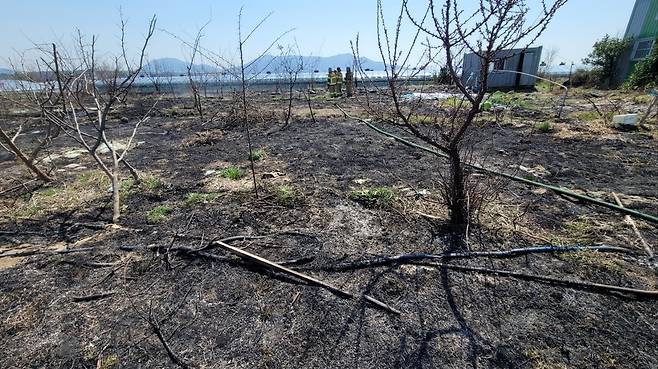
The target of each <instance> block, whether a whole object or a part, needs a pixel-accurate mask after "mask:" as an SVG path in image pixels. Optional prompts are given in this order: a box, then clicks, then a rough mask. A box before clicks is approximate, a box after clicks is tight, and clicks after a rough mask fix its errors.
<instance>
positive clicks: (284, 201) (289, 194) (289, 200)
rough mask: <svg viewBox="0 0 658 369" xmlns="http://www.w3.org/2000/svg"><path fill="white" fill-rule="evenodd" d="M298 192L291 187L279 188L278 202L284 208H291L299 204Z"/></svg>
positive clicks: (277, 191) (277, 192)
mask: <svg viewBox="0 0 658 369" xmlns="http://www.w3.org/2000/svg"><path fill="white" fill-rule="evenodd" d="M297 197H298V196H297V191H295V189H294V188H293V187H291V186H288V185H283V186H279V188H277V190H276V202H278V203H279V204H281V205H284V206H291V205H293V204H295V203H296V202H297Z"/></svg>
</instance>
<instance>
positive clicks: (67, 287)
mask: <svg viewBox="0 0 658 369" xmlns="http://www.w3.org/2000/svg"><path fill="white" fill-rule="evenodd" d="M261 98H262V99H263V100H264V102H263V104H262V106H263V107H265V108H267V107H268V106H269V105H268V104H270V105H272V106H276V103H274V102H271V101H270V99H269V97H268V96H265V97H261ZM190 104H191V103H190V101H189V100H181V99H178V100H171V99H170V100H168V101H165V102H163V104H162V105H160V107H159V109H158V112H157V114H156V116H155V117H153V118H152V119H151V120H149V121H148V122H147V123H146V124H145V125H144V126H143V127H141V128H140V130H139V131H138V134H137V137H136V141H138V142H139V144H138V145H137V147H136V148H134V149H133V150H131V151H130V152H129V155H128V159H129V160H130V161H131V163H132V164H133V165H134V166H135V167H136V168H137V169H138V170H139V171H140V173H142V178H143V180H142V183H140V184H135V183H132V182H131V181H130V180H128V178H129V176H128V175H127V173H126V174H125V176H124V177H125V180H124V182H123V183H122V191H123V194H122V200H123V214H122V218H121V222H120V226H111V225H107V224H108V223H109V220H110V219H111V201H110V193H109V192H108V186H109V181H107V179H105V178H104V177H103V175H102V173H100V172H99V171H98V170H96V169H95V167H94V164H93V162H92V161H91V160H90V158H89V157H87V156H85V154H82V155H78V154H75V149H76V147H75V145H74V143H73V142H72V141H70V140H68V139H67V138H65V137H61V138H58V140H57V141H56V142H55V143H54V145H53V146H52V147H51V148H50V149H49V150H48V153H49V156H50V159H49V163H48V165H54V166H56V167H57V168H58V171H56V172H55V174H56V176H57V180H56V181H55V183H53V184H51V185H48V186H41V185H38V184H36V183H31V184H27V185H26V187H25V188H22V189H20V190H15V191H11V192H7V193H3V194H2V195H0V291H1V293H0V367H3V368H11V367H20V368H23V367H48V368H71V367H75V368H123V367H125V368H134V367H143V368H152V367H176V366H177V365H176V364H175V363H174V362H173V360H172V359H171V358H170V356H169V355H168V353H167V349H168V350H170V351H171V352H172V353H173V354H174V355H175V356H176V357H178V358H179V359H180V360H181V361H182V362H184V363H185V364H186V365H189V366H191V367H202V368H342V367H359V368H438V367H441V368H471V367H473V368H656V367H658V345H657V343H658V338H657V337H658V308H657V306H658V305H657V304H656V300H641V299H633V298H629V297H624V296H617V295H610V294H602V293H593V292H591V291H584V290H580V289H573V288H566V287H562V286H555V285H549V284H543V283H537V282H528V281H521V280H517V279H511V278H503V277H499V276H492V275H482V274H468V273H464V272H459V271H454V270H449V269H446V268H441V267H434V266H431V265H416V264H414V265H389V266H382V267H372V268H365V269H354V270H342V271H335V270H331V267H332V266H335V265H344V264H346V263H350V262H353V261H357V260H363V259H369V258H372V257H375V256H377V255H397V254H402V253H411V252H426V253H442V252H446V251H448V250H450V249H451V248H450V247H449V242H448V237H447V233H446V231H445V224H446V221H447V213H446V210H445V206H443V205H442V204H441V200H440V196H439V191H440V187H439V184H438V180H439V173H440V172H441V171H443V170H444V169H445V167H444V163H443V162H442V161H441V160H440V159H438V158H436V157H433V156H431V155H428V154H426V153H423V152H421V151H418V150H413V149H411V148H408V147H405V146H403V145H400V144H399V143H397V142H395V141H393V140H392V139H390V138H387V137H384V136H381V135H379V134H377V133H376V132H375V131H373V130H371V129H370V128H368V127H367V126H366V125H364V124H363V123H360V122H358V121H354V120H351V119H346V118H344V117H343V116H342V114H341V113H340V112H339V111H338V110H336V109H333V108H332V104H333V102H327V101H322V100H319V99H318V100H316V101H314V106H315V108H316V114H317V116H316V118H317V122H316V123H313V122H312V121H311V119H310V118H309V116H307V115H306V111H305V110H304V109H305V108H304V106H305V102H303V101H299V102H296V106H295V111H296V114H297V115H296V116H295V117H294V119H293V122H292V123H290V125H289V126H288V127H286V128H283V129H281V124H280V123H279V124H274V123H272V119H271V118H265V119H263V120H262V121H259V122H257V123H255V124H254V127H253V128H252V131H251V134H252V137H253V141H254V148H255V149H262V151H263V153H264V154H263V155H262V156H261V157H260V158H259V160H257V161H255V173H256V180H257V183H258V186H259V197H258V198H256V197H255V196H254V194H253V187H252V186H253V182H252V178H251V172H250V171H249V160H248V150H247V146H246V145H247V142H246V138H245V137H246V136H245V132H244V127H241V126H239V125H236V124H233V123H231V122H230V119H228V118H226V117H224V116H223V115H222V114H219V115H218V117H219V119H218V120H217V121H215V122H211V123H206V124H204V123H203V122H202V121H201V120H200V119H198V118H197V117H194V116H193V115H191V114H192V113H191V112H192V110H191V109H189V108H185V105H188V106H189V105H190ZM341 104H343V105H344V106H346V107H347V108H348V109H352V111H353V112H354V113H355V114H359V113H360V112H359V110H358V108H357V107H356V104H354V103H351V102H349V101H342V102H341ZM212 105H213V106H212V107H211V109H217V110H219V111H228V110H229V108H228V107H227V103H225V102H223V101H220V100H217V99H215V100H213V102H212ZM265 108H264V109H265ZM272 109H273V108H272ZM578 109H585V108H582V107H581V108H578V107H575V108H572V110H573V111H568V113H569V114H570V115H569V116H572V115H575V114H578V112H579V110H578ZM143 110H144V109H143V106H141V105H140V104H133V105H130V106H128V107H123V108H122V110H121V111H119V112H117V115H116V118H117V119H115V120H114V121H113V122H112V128H113V130H114V131H115V132H117V131H118V132H119V134H117V137H119V138H122V139H124V140H125V139H127V138H128V137H129V136H130V133H131V130H132V126H131V125H130V124H126V123H121V120H120V119H118V118H119V117H120V116H126V117H128V118H129V120H134V119H136V117H138V116H139V115H140V114H141V113H142V112H143ZM279 113H280V112H277V114H279ZM21 114H22V113H20V114H19V113H16V114H15V115H14V116H12V115H6V116H5V117H4V118H3V119H2V121H0V124H2V126H3V127H5V128H11V127H15V125H16V124H17V123H23V124H24V127H23V130H24V132H27V133H26V134H25V135H23V136H20V137H19V140H18V142H19V143H20V142H23V143H25V144H28V145H29V144H30V141H31V140H32V139H33V138H32V137H31V136H30V132H33V131H36V130H39V129H42V128H43V127H41V126H40V125H39V122H38V120H37V119H34V118H29V117H27V118H26V117H24V116H22V115H21ZM279 119H280V118H279ZM541 119H544V118H543V116H542V115H541V114H540V115H539V116H538V115H537V114H536V113H533V112H531V111H522V110H521V111H518V112H516V113H515V114H511V115H510V116H508V117H505V118H503V119H502V121H500V120H499V121H498V122H496V121H495V120H494V119H493V118H491V119H485V120H483V121H482V122H479V123H478V124H479V126H478V130H479V131H478V132H479V134H480V136H479V140H480V141H481V142H480V143H479V144H478V146H477V149H476V153H477V157H479V158H483V159H480V161H479V163H480V164H483V165H486V166H488V167H492V168H497V169H500V170H504V171H507V172H510V173H515V174H517V175H519V176H525V177H529V178H534V179H539V180H542V181H545V182H550V183H553V184H559V185H563V186H565V187H569V188H572V189H574V190H575V191H578V192H580V193H585V194H589V195H591V196H595V197H598V198H601V199H604V200H606V201H609V202H614V198H613V197H612V193H613V192H615V193H617V194H618V195H619V197H620V198H621V200H622V201H623V203H624V205H625V206H628V207H631V208H633V209H637V210H639V211H644V212H647V213H653V214H655V213H658V211H657V209H658V190H657V189H656V184H655V182H656V178H657V177H658V176H657V174H658V165H657V164H658V142H657V141H656V139H655V138H658V135H656V133H655V132H656V131H655V128H654V130H653V131H648V132H647V131H643V130H640V131H631V132H626V131H618V130H615V129H613V128H610V127H609V126H605V125H604V124H596V123H595V122H583V121H580V120H577V119H575V118H574V119H572V118H568V119H565V120H563V121H559V122H554V123H553V124H552V128H551V130H550V131H548V132H540V131H538V130H537V129H536V128H535V123H534V122H536V121H538V120H541ZM382 127H384V128H386V129H388V130H390V131H392V132H396V133H398V134H401V135H405V133H404V132H402V131H401V130H399V129H397V128H395V127H392V126H385V125H382ZM405 137H410V136H408V135H406V136H405ZM44 165H45V164H44ZM229 167H237V168H240V169H241V170H242V172H243V174H244V176H242V177H241V178H240V179H237V180H233V179H230V178H225V177H226V176H224V175H223V174H224V173H225V171H223V170H225V169H226V168H229ZM0 170H1V171H2V173H3V175H2V178H0V191H3V190H5V189H9V188H12V187H14V186H15V185H16V184H17V183H19V182H25V181H26V180H27V179H29V176H28V175H27V173H26V172H25V171H24V169H23V168H22V167H21V166H20V165H19V164H18V163H17V162H15V161H14V160H13V159H11V158H4V159H3V161H1V162H0ZM481 180H482V181H487V179H486V178H484V177H481ZM491 186H495V187H496V188H499V189H500V191H499V194H498V196H497V198H496V199H494V200H493V201H492V202H491V203H489V204H488V205H487V206H486V207H485V208H484V209H483V210H482V214H480V219H481V224H480V225H478V226H477V227H475V226H474V227H473V229H472V236H471V239H470V241H469V242H470V243H469V244H470V248H471V250H473V251H484V250H508V249H512V248H516V247H528V246H535V245H548V244H553V245H599V244H605V245H611V246H621V247H627V248H631V249H633V250H634V251H635V252H633V253H598V252H590V251H584V252H577V253H565V254H542V255H528V256H527V257H519V258H512V259H485V258H479V259H467V260H454V261H450V263H453V264H458V265H467V266H478V267H486V268H492V269H503V270H513V271H520V272H525V273H529V274H537V275H546V276H553V277H558V278H562V279H568V280H586V281H592V282H597V283H605V284H612V285H619V286H625V287H633V288H639V289H646V290H656V289H658V279H657V276H656V270H655V266H654V265H652V263H651V262H650V261H649V260H648V259H647V257H646V256H645V255H644V253H643V251H642V249H641V247H640V246H639V244H638V242H637V238H636V236H635V234H634V233H633V231H632V229H631V228H630V226H629V225H627V224H626V223H624V218H623V216H622V215H620V214H618V213H615V212H611V211H608V210H605V209H602V208H597V207H592V206H589V205H586V204H578V203H575V202H574V201H572V200H570V199H567V198H563V197H559V196H556V195H555V194H553V193H551V192H548V191H546V190H543V189H540V188H532V187H527V186H525V185H522V184H519V183H516V182H507V181H501V180H496V181H495V182H492V183H491ZM368 188H387V189H390V190H391V191H392V193H393V194H394V197H393V199H392V200H391V201H389V202H386V203H385V204H378V205H376V206H366V205H367V204H365V205H364V203H362V202H357V201H354V199H353V196H350V194H352V193H353V191H357V190H362V189H368ZM156 209H158V210H156ZM638 227H639V229H640V231H641V232H642V234H643V236H644V237H645V239H646V240H647V242H648V243H649V244H651V245H656V244H658V236H657V233H658V232H656V228H655V227H654V226H652V225H651V224H649V223H645V222H642V221H638ZM174 234H179V236H177V237H174ZM236 235H250V236H265V237H264V238H260V239H253V240H245V241H237V242H233V243H232V245H233V246H236V247H239V248H241V249H243V250H245V251H248V252H251V253H254V254H257V255H260V256H262V257H265V258H267V259H269V260H273V261H294V263H292V264H291V265H289V266H290V267H293V268H296V270H299V271H301V272H303V273H306V274H309V275H312V276H313V277H316V278H318V279H320V280H323V281H326V282H329V283H331V284H333V285H335V286H337V287H339V288H341V289H344V290H347V291H350V292H353V293H356V294H368V295H371V296H373V297H375V298H377V299H379V300H381V301H384V302H385V303H387V304H389V305H391V306H393V307H395V308H396V309H398V310H400V311H401V312H402V314H401V315H399V316H398V315H394V314H390V313H388V312H386V311H383V310H381V309H377V308H375V307H373V306H372V305H370V304H368V303H367V302H365V301H364V300H363V299H344V298H341V297H338V296H336V295H334V294H332V293H330V292H329V291H327V290H325V289H321V288H318V287H314V286H309V285H306V284H304V283H302V282H300V281H298V280H296V279H294V278H292V277H289V276H287V275H284V274H280V273H276V272H272V271H271V270H268V269H266V268H264V267H260V266H257V265H254V264H252V263H249V262H247V261H243V260H240V259H238V258H236V257H232V256H231V255H230V254H228V253H227V252H225V251H222V250H221V249H217V248H211V249H206V250H205V251H206V252H207V253H209V254H213V255H216V256H218V257H219V258H217V259H211V258H208V257H203V256H201V255H199V254H193V255H192V254H181V253H176V252H167V251H166V249H167V248H173V249H175V248H176V247H180V246H185V247H195V248H196V247H203V246H205V245H207V244H208V242H209V241H210V240H214V239H221V238H224V237H229V236H236ZM157 246H161V247H162V248H156V247H157ZM149 247H150V248H149ZM66 248H71V249H74V248H91V249H90V250H89V251H87V252H79V253H68V254H40V255H33V256H25V257H15V258H7V257H4V258H3V257H2V254H7V253H10V252H17V251H18V252H20V251H43V250H62V249H66ZM104 293H107V295H106V296H102V297H99V298H96V299H92V300H90V301H76V299H77V298H80V297H88V296H92V295H98V294H104ZM153 323H155V325H157V327H158V328H157V329H154V324H153ZM156 330H157V331H159V333H161V335H162V337H163V338H164V341H165V342H166V343H167V347H166V348H165V345H163V344H162V342H161V340H160V339H159V338H158V334H156Z"/></svg>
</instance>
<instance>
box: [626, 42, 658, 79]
mask: <svg viewBox="0 0 658 369" xmlns="http://www.w3.org/2000/svg"><path fill="white" fill-rule="evenodd" d="M625 87H627V88H646V87H658V39H656V43H655V44H654V46H653V50H652V51H651V55H649V56H648V57H647V58H645V59H642V60H640V61H639V62H638V63H637V64H636V65H635V69H634V70H633V73H631V76H630V77H629V78H628V81H626V84H625Z"/></svg>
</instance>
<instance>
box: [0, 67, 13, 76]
mask: <svg viewBox="0 0 658 369" xmlns="http://www.w3.org/2000/svg"><path fill="white" fill-rule="evenodd" d="M3 74H14V71H13V70H11V69H7V68H0V75H3Z"/></svg>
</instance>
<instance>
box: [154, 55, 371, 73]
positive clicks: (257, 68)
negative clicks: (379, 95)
mask: <svg viewBox="0 0 658 369" xmlns="http://www.w3.org/2000/svg"><path fill="white" fill-rule="evenodd" d="M300 58H301V61H302V63H303V66H304V69H303V70H302V72H313V71H316V70H317V71H320V72H324V71H327V69H328V68H334V69H335V68H337V67H340V68H341V69H343V71H345V68H346V67H348V66H351V65H352V64H353V61H354V57H353V56H352V54H340V55H334V56H326V57H322V56H276V55H267V54H266V55H263V56H262V57H261V58H260V59H258V60H257V61H251V62H248V63H246V64H245V65H248V66H249V68H248V70H247V71H246V72H247V74H253V73H266V72H272V73H276V72H280V71H281V65H282V64H283V63H284V62H288V63H289V64H290V65H295V64H296V63H297V62H298V60H299V59H300ZM361 64H362V65H363V68H364V69H370V70H384V63H380V62H376V61H373V60H371V59H368V58H364V57H362V58H361ZM187 66H188V64H187V63H186V62H184V61H182V60H180V59H176V58H162V59H154V60H151V61H150V62H149V63H148V64H146V65H145V66H144V69H143V70H144V73H145V74H149V75H154V76H158V75H160V76H161V75H185V74H187ZM221 71H222V69H221V68H217V67H215V66H213V65H207V64H195V65H193V66H192V72H194V73H218V72H221Z"/></svg>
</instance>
